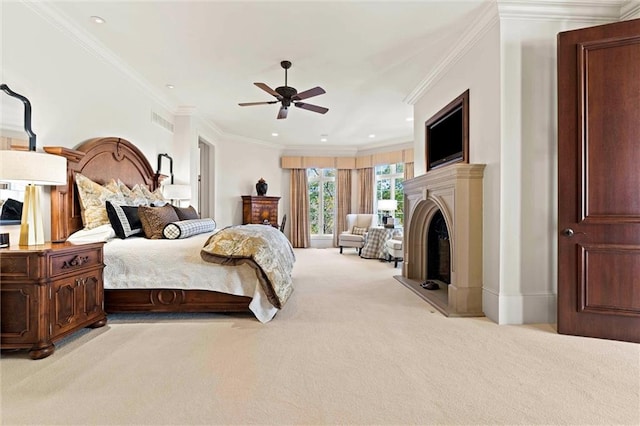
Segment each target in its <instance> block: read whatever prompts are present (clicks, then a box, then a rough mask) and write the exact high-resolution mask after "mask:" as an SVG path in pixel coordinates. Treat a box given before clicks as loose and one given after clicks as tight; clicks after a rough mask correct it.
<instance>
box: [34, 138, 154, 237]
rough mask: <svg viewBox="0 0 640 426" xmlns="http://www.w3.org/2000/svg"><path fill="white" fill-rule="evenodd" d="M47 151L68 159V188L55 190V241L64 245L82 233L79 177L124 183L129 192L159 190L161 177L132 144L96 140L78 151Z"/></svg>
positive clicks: (46, 149)
mask: <svg viewBox="0 0 640 426" xmlns="http://www.w3.org/2000/svg"><path fill="white" fill-rule="evenodd" d="M44 150H45V151H46V152H48V153H50V154H56V155H61V156H63V157H65V158H66V159H67V185H62V186H55V187H52V189H51V240H52V241H61V240H64V239H66V238H67V237H68V236H69V235H71V234H72V233H73V232H75V231H77V230H79V229H82V217H81V215H80V203H79V199H78V190H77V189H76V185H75V173H82V174H83V175H84V176H86V177H88V178H89V179H91V180H93V181H94V182H97V183H99V184H101V185H102V184H105V183H107V182H108V181H109V180H111V179H120V180H121V181H122V182H124V183H125V184H126V185H127V186H128V187H129V188H131V187H133V186H134V185H135V184H140V185H146V186H147V188H149V189H150V190H151V191H153V190H154V189H156V188H157V186H158V176H157V175H156V173H155V172H154V171H153V169H152V168H151V164H149V161H147V159H146V157H145V156H144V155H143V154H142V152H140V150H139V149H138V148H136V147H135V145H133V144H132V143H131V142H129V141H127V140H125V139H121V138H115V137H107V138H95V139H90V140H88V141H85V142H83V143H81V144H80V145H79V146H77V147H76V148H75V149H69V148H64V147H59V146H48V147H45V148H44Z"/></svg>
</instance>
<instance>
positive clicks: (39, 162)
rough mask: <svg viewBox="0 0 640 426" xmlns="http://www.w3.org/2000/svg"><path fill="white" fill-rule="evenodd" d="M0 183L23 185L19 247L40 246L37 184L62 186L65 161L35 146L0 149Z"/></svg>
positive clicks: (42, 242)
mask: <svg viewBox="0 0 640 426" xmlns="http://www.w3.org/2000/svg"><path fill="white" fill-rule="evenodd" d="M0 181H6V182H22V183H26V184H27V186H26V187H25V193H24V204H23V206H22V218H21V220H20V245H21V246H25V245H29V246H30V245H34V244H44V225H43V222H42V211H41V209H40V188H39V187H38V186H37V185H65V184H66V183H67V159H66V158H64V157H60V156H58V155H52V154H46V153H40V152H36V151H35V146H33V149H31V144H30V146H29V151H14V150H0Z"/></svg>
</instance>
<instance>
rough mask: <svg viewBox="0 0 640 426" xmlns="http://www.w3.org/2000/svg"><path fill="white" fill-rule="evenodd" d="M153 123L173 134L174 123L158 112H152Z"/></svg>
mask: <svg viewBox="0 0 640 426" xmlns="http://www.w3.org/2000/svg"><path fill="white" fill-rule="evenodd" d="M151 122H152V123H155V124H157V125H158V126H160V127H162V128H163V129H165V130H167V131H168V132H170V133H173V123H172V122H170V121H169V120H167V119H166V118H164V117H163V116H161V115H160V114H158V113H157V112H154V111H151Z"/></svg>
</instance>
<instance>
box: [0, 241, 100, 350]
mask: <svg viewBox="0 0 640 426" xmlns="http://www.w3.org/2000/svg"><path fill="white" fill-rule="evenodd" d="M102 249H103V243H92V244H81V245H74V244H71V243H46V244H43V245H36V246H20V247H14V246H12V247H9V248H6V249H2V250H1V251H0V304H1V306H0V309H1V311H0V347H1V348H2V349H28V350H29V355H30V356H31V358H33V359H40V358H45V357H47V356H49V355H51V354H52V353H53V352H54V350H55V346H54V344H53V342H55V341H56V340H59V339H61V338H63V337H64V336H66V335H68V334H70V333H73V332H74V331H76V330H78V329H80V328H83V327H93V328H95V327H102V326H104V325H105V324H106V323H107V317H106V314H105V312H104V303H103V299H104V291H103V282H102V271H103V267H104V265H103V252H102Z"/></svg>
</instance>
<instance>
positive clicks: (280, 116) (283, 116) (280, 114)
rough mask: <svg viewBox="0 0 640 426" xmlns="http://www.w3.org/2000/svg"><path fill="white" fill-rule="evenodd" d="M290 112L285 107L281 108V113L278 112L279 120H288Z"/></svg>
mask: <svg viewBox="0 0 640 426" xmlns="http://www.w3.org/2000/svg"><path fill="white" fill-rule="evenodd" d="M288 112H289V110H288V109H287V108H285V107H280V111H278V119H281V118H287V113H288Z"/></svg>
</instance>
